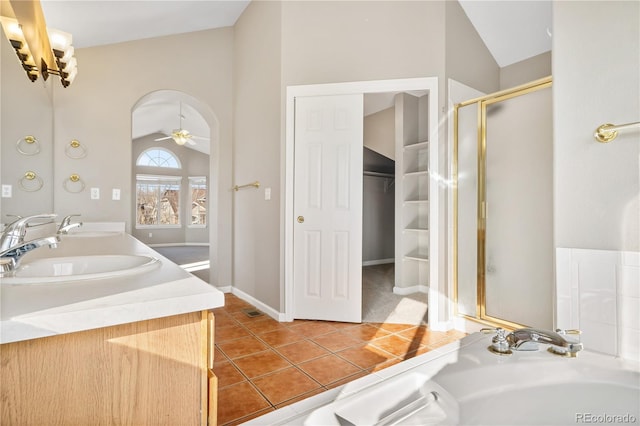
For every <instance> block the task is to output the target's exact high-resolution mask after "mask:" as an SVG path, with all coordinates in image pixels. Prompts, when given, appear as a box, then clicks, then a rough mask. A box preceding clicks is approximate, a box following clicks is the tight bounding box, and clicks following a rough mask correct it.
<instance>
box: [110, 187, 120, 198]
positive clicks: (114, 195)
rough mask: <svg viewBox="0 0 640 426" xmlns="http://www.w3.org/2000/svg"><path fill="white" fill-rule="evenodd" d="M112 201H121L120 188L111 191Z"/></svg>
mask: <svg viewBox="0 0 640 426" xmlns="http://www.w3.org/2000/svg"><path fill="white" fill-rule="evenodd" d="M111 199H112V200H114V201H118V200H119V199H120V190H119V189H118V188H113V189H112V190H111Z"/></svg>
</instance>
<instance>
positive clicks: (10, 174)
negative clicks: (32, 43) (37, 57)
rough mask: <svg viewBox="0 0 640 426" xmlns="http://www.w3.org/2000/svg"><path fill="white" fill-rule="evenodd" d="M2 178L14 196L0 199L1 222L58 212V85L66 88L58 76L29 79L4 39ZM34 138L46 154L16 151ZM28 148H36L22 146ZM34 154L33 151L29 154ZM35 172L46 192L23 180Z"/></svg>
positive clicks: (0, 38) (0, 61) (0, 45)
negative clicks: (54, 100)
mask: <svg viewBox="0 0 640 426" xmlns="http://www.w3.org/2000/svg"><path fill="white" fill-rule="evenodd" d="M0 54H1V57H0V68H1V69H0V83H1V89H0V140H1V141H2V144H1V147H0V149H1V151H0V177H1V179H0V180H1V183H2V184H3V185H11V189H12V197H11V198H0V223H7V222H9V221H11V218H10V217H7V214H14V215H15V214H17V215H22V216H28V215H33V214H39V213H53V190H54V185H55V182H54V181H53V159H52V157H53V149H54V147H53V109H52V104H51V103H52V94H53V90H52V85H53V84H54V83H56V84H60V83H59V81H56V79H55V78H52V79H49V81H47V82H45V81H44V80H42V79H38V80H37V81H35V82H31V81H29V79H28V78H27V76H26V73H25V72H24V70H23V69H22V67H21V66H20V62H19V61H18V57H17V56H16V54H15V51H14V50H13V48H12V47H11V45H10V44H9V41H8V40H7V39H6V38H5V36H4V31H2V35H0ZM27 135H33V136H35V137H36V138H37V139H38V142H39V144H40V153H38V154H36V155H32V156H25V155H22V154H20V153H19V152H18V151H17V150H16V143H17V141H18V140H19V139H22V138H24V137H25V136H27ZM21 147H24V148H23V149H31V148H32V146H27V145H25V144H24V143H21ZM29 152H33V151H29ZM27 171H33V172H35V173H36V174H37V175H38V176H39V177H40V178H41V179H42V188H41V189H40V190H38V191H33V192H25V191H23V190H21V189H20V186H19V180H20V179H21V178H22V177H23V176H24V174H25V172H27ZM37 186H38V185H37V184H36V181H35V180H34V181H27V182H26V183H25V187H26V188H28V189H35V188H37Z"/></svg>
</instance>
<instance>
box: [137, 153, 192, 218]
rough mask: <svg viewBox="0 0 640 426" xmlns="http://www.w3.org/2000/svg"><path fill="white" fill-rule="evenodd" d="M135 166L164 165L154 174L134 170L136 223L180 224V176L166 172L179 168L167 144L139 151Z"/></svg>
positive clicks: (180, 166) (177, 160)
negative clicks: (164, 146) (162, 146)
mask: <svg viewBox="0 0 640 426" xmlns="http://www.w3.org/2000/svg"><path fill="white" fill-rule="evenodd" d="M136 166H142V167H156V168H162V169H165V170H163V171H160V170H158V171H159V172H160V173H158V174H153V175H151V174H140V173H137V174H136V204H137V213H136V226H137V227H144V226H155V227H172V226H180V221H181V218H180V216H181V215H180V193H181V189H182V188H181V187H182V183H181V176H175V175H171V176H170V175H167V174H166V173H171V172H169V171H168V170H167V169H172V170H179V169H181V168H182V165H181V164H180V160H179V159H178V157H176V155H175V154H174V153H173V152H171V151H169V150H168V149H166V148H160V147H153V148H149V149H146V150H144V151H142V153H141V154H140V155H139V156H138V159H137V160H136ZM175 173H178V174H180V172H175V171H174V172H173V174H175Z"/></svg>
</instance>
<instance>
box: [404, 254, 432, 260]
mask: <svg viewBox="0 0 640 426" xmlns="http://www.w3.org/2000/svg"><path fill="white" fill-rule="evenodd" d="M403 259H404V260H416V261H418V262H428V261H429V257H428V256H427V255H426V254H420V253H409V254H406V255H405V256H404V258H403Z"/></svg>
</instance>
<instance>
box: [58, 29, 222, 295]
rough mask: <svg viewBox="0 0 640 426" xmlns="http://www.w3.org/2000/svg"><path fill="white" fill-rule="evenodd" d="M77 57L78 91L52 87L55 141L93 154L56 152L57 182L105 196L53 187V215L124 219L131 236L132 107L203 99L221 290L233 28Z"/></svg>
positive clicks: (214, 275) (216, 277) (93, 50)
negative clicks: (157, 97)
mask: <svg viewBox="0 0 640 426" xmlns="http://www.w3.org/2000/svg"><path fill="white" fill-rule="evenodd" d="M76 56H77V58H78V63H79V64H80V66H79V70H80V71H79V73H78V77H77V78H76V80H75V81H74V83H73V85H72V86H71V87H69V88H68V89H64V90H63V89H62V88H58V87H55V91H54V100H55V140H56V144H57V145H58V146H62V145H63V144H65V143H66V141H69V140H71V139H72V138H75V139H78V140H80V141H81V142H82V143H83V144H85V145H86V147H87V152H88V154H87V157H86V158H84V159H82V160H70V159H69V158H67V157H66V156H65V155H64V150H62V149H57V150H56V152H55V155H54V159H55V165H56V167H55V180H56V182H61V181H62V180H63V179H64V178H65V177H67V176H69V174H71V173H78V174H79V175H80V176H81V178H82V179H83V180H84V181H85V182H86V185H87V187H88V188H90V187H98V188H100V190H101V194H102V198H101V199H100V200H91V199H90V198H89V194H88V192H85V193H83V194H69V193H67V192H66V191H63V190H59V189H56V192H55V206H54V207H55V211H56V213H58V214H60V215H65V214H69V213H81V214H82V217H83V220H85V221H126V222H127V229H128V230H130V229H131V220H130V218H131V216H132V213H131V210H130V209H131V202H130V201H129V200H131V197H132V186H131V182H132V179H131V174H132V172H131V161H132V158H131V157H132V155H131V111H132V108H133V106H134V104H135V103H136V102H137V101H138V100H139V99H140V98H141V97H142V96H144V95H146V94H148V93H150V92H153V91H156V90H161V89H173V90H178V91H182V92H185V93H187V94H189V95H191V96H193V97H194V98H196V99H198V100H199V101H201V104H200V108H199V112H200V113H201V114H202V115H203V116H204V118H205V119H206V120H207V122H208V124H209V127H210V128H211V129H212V131H213V133H212V135H211V136H212V149H211V158H210V161H211V165H212V170H214V172H217V175H215V173H214V174H212V176H211V186H212V187H211V194H212V197H211V203H210V204H211V208H216V207H215V204H216V203H217V210H218V227H217V228H215V227H214V228H212V229H210V233H211V234H210V235H211V239H210V240H211V244H212V255H211V256H212V261H213V263H212V271H215V272H213V273H212V275H211V277H212V283H214V284H216V285H230V284H231V223H232V218H231V192H230V190H229V188H231V182H232V179H231V170H232V167H231V145H232V128H231V123H232V105H233V98H232V95H233V94H232V90H231V86H232V81H233V78H232V71H233V29H232V28H223V29H218V30H209V31H201V32H195V33H190V34H183V35H177V36H170V37H160V38H154V39H147V40H139V41H135V42H128V43H121V44H115V45H108V46H100V47H93V48H87V49H77V50H76ZM176 58H177V59H180V61H177V60H175V59H176ZM218 123H219V125H218ZM112 188H120V189H121V192H122V193H121V200H120V201H112V200H111V199H110V197H109V195H110V194H111V189H112ZM216 251H217V254H216ZM216 261H217V263H216Z"/></svg>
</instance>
